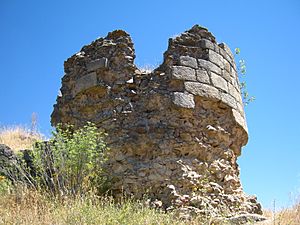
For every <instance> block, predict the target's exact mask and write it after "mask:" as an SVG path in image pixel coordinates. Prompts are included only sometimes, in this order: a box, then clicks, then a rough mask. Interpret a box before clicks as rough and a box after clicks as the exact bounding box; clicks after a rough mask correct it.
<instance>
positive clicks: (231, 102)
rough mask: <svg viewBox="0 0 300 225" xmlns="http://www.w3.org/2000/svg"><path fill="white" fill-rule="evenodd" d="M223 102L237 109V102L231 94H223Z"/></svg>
mask: <svg viewBox="0 0 300 225" xmlns="http://www.w3.org/2000/svg"><path fill="white" fill-rule="evenodd" d="M221 100H222V102H224V103H225V104H227V105H229V106H230V107H231V108H234V109H236V108H237V105H236V100H235V98H234V97H232V96H231V95H230V94H227V93H221Z"/></svg>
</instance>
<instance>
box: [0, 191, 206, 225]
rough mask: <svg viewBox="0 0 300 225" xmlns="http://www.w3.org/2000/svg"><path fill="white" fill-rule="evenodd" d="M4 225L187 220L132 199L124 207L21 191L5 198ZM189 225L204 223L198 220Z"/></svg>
mask: <svg viewBox="0 0 300 225" xmlns="http://www.w3.org/2000/svg"><path fill="white" fill-rule="evenodd" d="M0 224H30V225H40V224H74V225H75V224H76V225H77V224H107V225H108V224H111V225H117V224H126V225H127V224H128V225H129V224H132V225H133V224H136V225H142V224H144V225H148V224H149V225H150V224H153V225H154V224H166V225H167V224H172V225H184V224H186V221H185V222H184V221H181V220H179V219H177V218H176V217H175V216H174V215H173V214H166V213H163V212H160V211H157V210H154V209H150V208H149V207H147V206H145V205H143V204H142V203H140V202H135V201H131V200H126V201H124V202H123V203H122V204H116V203H113V201H112V199H111V198H104V197H103V198H99V197H96V196H90V197H86V198H77V199H70V198H67V199H64V200H55V199H49V198H47V197H45V195H42V194H40V193H39V192H36V191H28V190H18V191H16V192H14V193H10V194H6V195H2V196H1V198H0ZM188 224H203V223H199V222H198V221H196V220H195V222H193V221H191V222H189V223H188Z"/></svg>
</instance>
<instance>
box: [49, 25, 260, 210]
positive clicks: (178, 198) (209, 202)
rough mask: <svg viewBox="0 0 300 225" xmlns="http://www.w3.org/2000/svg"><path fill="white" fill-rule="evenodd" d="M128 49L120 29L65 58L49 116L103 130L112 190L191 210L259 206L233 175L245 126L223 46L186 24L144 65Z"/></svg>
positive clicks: (234, 73) (231, 63) (228, 56)
mask: <svg viewBox="0 0 300 225" xmlns="http://www.w3.org/2000/svg"><path fill="white" fill-rule="evenodd" d="M134 58H135V55H134V48H133V44H132V41H131V38H130V36H129V35H128V34H127V33H126V32H124V31H121V30H117V31H113V32H111V33H109V34H108V35H107V37H105V38H100V39H97V40H95V41H94V42H92V43H91V44H90V45H87V46H84V47H83V48H82V49H81V51H80V52H78V53H77V54H75V55H74V56H72V57H71V58H69V59H68V60H67V61H66V62H65V75H64V77H63V79H62V88H61V93H62V95H61V96H59V97H58V98H57V103H56V105H55V106H54V111H53V113H52V116H51V118H52V124H53V125H56V124H57V123H61V122H62V123H71V124H74V125H75V126H78V127H79V126H82V125H83V124H85V123H86V122H87V121H91V122H93V123H95V124H97V126H98V127H99V129H102V130H104V131H105V132H106V133H108V138H107V142H108V144H109V146H110V148H111V155H110V161H109V164H108V168H109V171H110V176H111V178H113V181H114V182H113V187H112V189H113V193H114V194H115V195H116V196H118V195H120V194H122V193H124V192H126V193H128V194H133V195H134V196H135V197H137V198H140V197H142V196H143V195H144V194H147V195H148V196H149V197H151V199H152V200H153V202H161V206H162V207H164V208H181V209H184V208H186V209H189V210H191V209H192V210H195V211H197V212H199V213H200V212H204V211H206V210H207V209H208V208H209V209H210V208H212V209H214V210H210V211H211V212H217V211H226V212H231V213H233V214H234V213H236V212H239V213H241V212H250V213H261V207H260V205H259V203H257V202H256V198H255V197H251V196H247V195H245V194H244V192H243V190H242V186H241V183H240V180H239V168H238V165H237V163H236V161H237V157H238V156H239V155H240V154H241V147H242V146H244V145H245V144H246V143H247V140H248V133H247V132H248V131H247V125H246V121H245V114H244V109H243V104H242V99H241V94H240V90H239V86H238V77H237V71H236V66H235V63H234V57H233V55H232V53H231V51H230V49H229V48H228V47H227V46H226V45H225V44H223V43H222V44H217V42H216V40H215V37H214V36H213V35H212V34H211V33H210V32H209V31H208V30H207V29H205V28H203V27H200V26H198V25H196V26H194V27H193V28H192V29H190V30H188V31H186V32H184V33H182V34H181V35H180V36H178V37H176V38H173V39H170V40H169V46H168V49H167V51H166V52H165V53H164V61H163V63H162V65H160V66H159V67H158V68H157V69H155V70H154V71H153V72H151V73H145V72H142V71H140V70H139V69H138V68H137V67H136V66H135V65H134ZM159 205H160V204H159Z"/></svg>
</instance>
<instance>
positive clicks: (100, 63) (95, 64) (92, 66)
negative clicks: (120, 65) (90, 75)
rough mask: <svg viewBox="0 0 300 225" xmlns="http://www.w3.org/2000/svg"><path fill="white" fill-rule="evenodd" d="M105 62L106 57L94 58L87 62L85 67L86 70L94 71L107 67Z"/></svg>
mask: <svg viewBox="0 0 300 225" xmlns="http://www.w3.org/2000/svg"><path fill="white" fill-rule="evenodd" d="M107 63H108V60H107V58H100V59H96V60H94V61H91V62H89V63H88V64H87V65H86V67H87V70H88V72H91V71H96V70H97V69H103V68H107V66H108V65H107Z"/></svg>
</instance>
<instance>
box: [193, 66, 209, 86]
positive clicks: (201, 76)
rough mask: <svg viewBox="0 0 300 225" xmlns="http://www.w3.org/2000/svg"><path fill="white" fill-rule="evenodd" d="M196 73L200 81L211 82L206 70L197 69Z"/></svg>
mask: <svg viewBox="0 0 300 225" xmlns="http://www.w3.org/2000/svg"><path fill="white" fill-rule="evenodd" d="M196 75H197V80H198V81H199V82H201V83H206V84H209V83H210V79H209V76H208V73H207V71H206V70H204V69H198V70H196Z"/></svg>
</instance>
